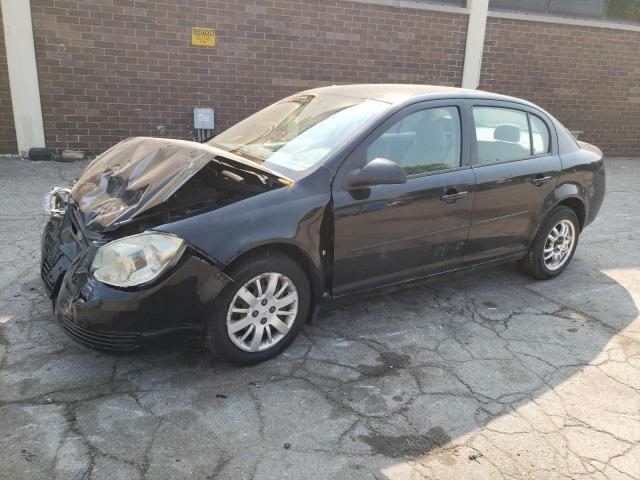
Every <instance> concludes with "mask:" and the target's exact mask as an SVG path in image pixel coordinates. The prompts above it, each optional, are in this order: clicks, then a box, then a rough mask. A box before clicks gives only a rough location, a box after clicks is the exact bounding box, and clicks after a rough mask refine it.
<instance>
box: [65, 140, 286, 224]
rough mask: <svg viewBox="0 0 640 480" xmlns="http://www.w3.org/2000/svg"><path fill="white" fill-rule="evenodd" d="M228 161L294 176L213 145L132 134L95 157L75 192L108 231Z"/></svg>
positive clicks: (91, 219) (88, 218)
mask: <svg viewBox="0 0 640 480" xmlns="http://www.w3.org/2000/svg"><path fill="white" fill-rule="evenodd" d="M218 159H219V160H222V161H224V162H225V163H232V164H236V165H240V166H241V167H242V168H247V169H249V170H253V171H257V172H260V173H261V174H263V175H266V176H269V177H272V178H274V177H275V178H276V179H278V180H280V181H284V182H287V181H288V180H289V179H286V178H285V177H282V176H280V175H278V174H276V173H275V172H273V171H271V170H269V169H266V168H262V167H260V166H259V165H257V164H254V163H253V162H250V161H248V160H245V159H243V158H242V157H238V156H237V155H233V154H230V153H228V152H225V151H223V150H220V149H217V148H214V147H211V146H209V145H204V144H199V143H195V142H189V141H184V140H172V139H164V138H149V137H132V138H127V139H126V140H123V141H122V142H120V143H118V144H117V145H115V146H113V147H112V148H110V149H109V150H107V151H106V152H104V153H103V154H102V155H100V156H98V157H97V158H96V159H95V160H93V161H92V162H91V163H90V164H89V165H88V166H87V168H86V169H85V170H84V172H83V173H82V174H81V175H80V177H79V178H78V180H77V181H76V183H75V184H74V186H73V188H72V190H71V196H72V198H73V200H74V201H75V203H76V204H77V205H78V207H79V209H80V211H81V212H82V214H83V216H84V220H85V224H86V226H87V227H88V228H91V229H94V230H97V231H106V230H112V229H114V228H117V227H118V226H119V225H121V224H123V223H127V222H129V221H131V220H132V219H133V218H134V217H135V216H137V215H139V214H140V213H142V212H144V211H147V210H149V209H151V208H153V207H154V206H156V205H159V204H160V203H162V202H165V201H166V200H167V199H169V197H171V195H173V194H174V193H175V192H176V191H177V190H178V189H179V188H180V187H182V186H183V185H184V184H185V183H186V182H188V181H189V179H191V178H192V177H193V176H194V175H195V174H196V173H198V172H199V171H200V170H201V169H202V168H203V167H204V166H205V165H207V164H208V163H209V162H212V161H219V160H218Z"/></svg>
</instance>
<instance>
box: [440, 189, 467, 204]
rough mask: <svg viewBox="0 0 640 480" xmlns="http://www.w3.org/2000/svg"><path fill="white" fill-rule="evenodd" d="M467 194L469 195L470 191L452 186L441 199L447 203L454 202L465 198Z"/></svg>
mask: <svg viewBox="0 0 640 480" xmlns="http://www.w3.org/2000/svg"><path fill="white" fill-rule="evenodd" d="M467 195H469V192H459V191H457V190H455V189H453V188H452V189H450V190H447V193H445V194H444V195H443V196H441V197H440V200H442V201H443V202H445V203H454V202H455V201H456V200H458V199H459V198H464V197H466V196H467Z"/></svg>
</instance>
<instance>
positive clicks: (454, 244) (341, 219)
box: [332, 101, 475, 296]
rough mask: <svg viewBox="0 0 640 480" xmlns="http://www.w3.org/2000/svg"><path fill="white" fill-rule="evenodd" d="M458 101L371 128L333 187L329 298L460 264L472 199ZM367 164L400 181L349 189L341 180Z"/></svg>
mask: <svg viewBox="0 0 640 480" xmlns="http://www.w3.org/2000/svg"><path fill="white" fill-rule="evenodd" d="M463 108H464V106H463V105H462V103H461V102H456V101H437V102H426V103H421V104H416V105H412V106H410V107H407V108H406V109H404V110H402V111H400V112H398V113H397V114H395V115H394V116H392V117H391V118H390V119H388V120H387V121H385V122H383V123H382V124H381V125H380V126H379V127H377V128H376V129H375V130H374V131H373V132H372V133H371V134H370V135H369V136H368V137H367V138H366V139H365V140H364V141H363V142H362V143H361V144H360V145H359V146H358V147H357V148H356V149H355V150H354V151H353V152H352V153H351V155H350V156H349V157H348V158H347V159H346V160H345V162H344V163H343V165H342V167H341V169H340V171H339V172H338V175H337V176H336V180H335V181H334V184H333V189H332V195H333V205H334V218H335V230H334V238H335V243H334V245H335V251H334V271H333V293H334V295H336V296H340V295H342V294H347V293H351V292H354V291H357V290H361V289H367V288H371V287H375V286H383V285H390V284H393V283H398V282H401V281H403V280H410V279H414V278H420V277H424V276H427V275H431V274H434V273H438V272H441V271H446V270H453V269H456V268H459V267H460V266H461V265H462V255H463V253H464V247H465V243H466V241H467V235H468V232H469V223H470V218H471V211H472V206H473V197H474V193H475V179H474V174H473V171H472V170H471V168H470V167H469V166H468V155H469V152H468V146H467V143H466V142H463V141H462V138H463V136H464V137H466V138H468V136H467V135H465V133H466V129H467V128H468V127H464V125H465V124H466V122H463V121H462V118H463ZM375 158H386V159H388V160H392V161H394V162H396V163H397V164H399V165H400V166H401V167H403V168H404V170H405V172H406V174H407V177H408V179H407V182H406V183H404V184H400V185H373V186H370V187H364V188H363V187H359V188H349V187H348V186H347V185H346V184H345V181H344V180H345V178H344V177H345V176H346V175H347V174H348V173H349V172H350V171H352V170H354V169H357V168H361V167H363V166H364V165H365V164H366V163H368V162H369V161H371V160H373V159H375Z"/></svg>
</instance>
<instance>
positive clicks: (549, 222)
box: [519, 206, 580, 280]
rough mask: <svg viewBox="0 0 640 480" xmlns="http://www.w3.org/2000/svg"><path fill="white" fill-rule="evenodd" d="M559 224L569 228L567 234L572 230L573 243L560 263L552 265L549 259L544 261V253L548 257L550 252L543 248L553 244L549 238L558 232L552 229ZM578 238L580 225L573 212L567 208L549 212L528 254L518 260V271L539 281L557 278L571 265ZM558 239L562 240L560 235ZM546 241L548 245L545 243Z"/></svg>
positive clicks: (556, 208) (561, 207)
mask: <svg viewBox="0 0 640 480" xmlns="http://www.w3.org/2000/svg"><path fill="white" fill-rule="evenodd" d="M560 224H562V225H563V226H566V227H569V232H571V229H572V230H573V231H572V236H573V241H572V242H571V246H570V248H568V249H567V250H566V254H565V255H564V256H562V260H561V263H558V264H557V265H553V263H554V262H553V261H552V260H551V259H550V260H548V261H545V258H544V256H545V253H546V254H547V255H550V252H545V246H546V247H547V249H549V248H550V245H552V244H553V242H552V240H551V239H550V238H549V236H550V235H552V236H553V235H555V234H557V233H558V232H559V230H554V229H555V228H556V226H558V225H560ZM561 228H563V227H561ZM579 236H580V223H579V221H578V217H577V216H576V214H575V212H574V211H573V210H572V209H571V208H569V207H563V206H560V207H555V208H554V209H553V210H551V212H549V214H548V215H547V217H546V218H545V219H544V221H543V222H542V224H541V225H540V228H539V229H538V233H537V234H536V238H535V239H534V241H533V244H532V245H531V248H530V249H529V252H528V253H527V255H526V256H525V257H524V258H523V259H522V260H520V262H519V266H520V269H521V270H522V271H523V272H524V273H527V274H529V275H531V276H532V277H534V278H537V279H540V280H548V279H550V278H554V277H557V276H558V275H560V274H561V273H562V272H563V271H564V269H565V268H567V265H569V263H571V259H572V258H573V254H574V253H575V251H576V247H577V246H578V239H579ZM560 238H562V235H560ZM565 238H566V237H565ZM548 240H549V242H550V243H547V241H548Z"/></svg>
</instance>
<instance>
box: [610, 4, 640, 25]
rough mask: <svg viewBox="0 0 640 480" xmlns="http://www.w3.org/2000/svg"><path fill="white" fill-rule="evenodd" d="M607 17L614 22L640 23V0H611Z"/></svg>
mask: <svg viewBox="0 0 640 480" xmlns="http://www.w3.org/2000/svg"><path fill="white" fill-rule="evenodd" d="M607 18H608V19H609V20H611V21H612V22H620V21H622V22H631V23H640V0H609V4H608V5H607Z"/></svg>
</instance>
